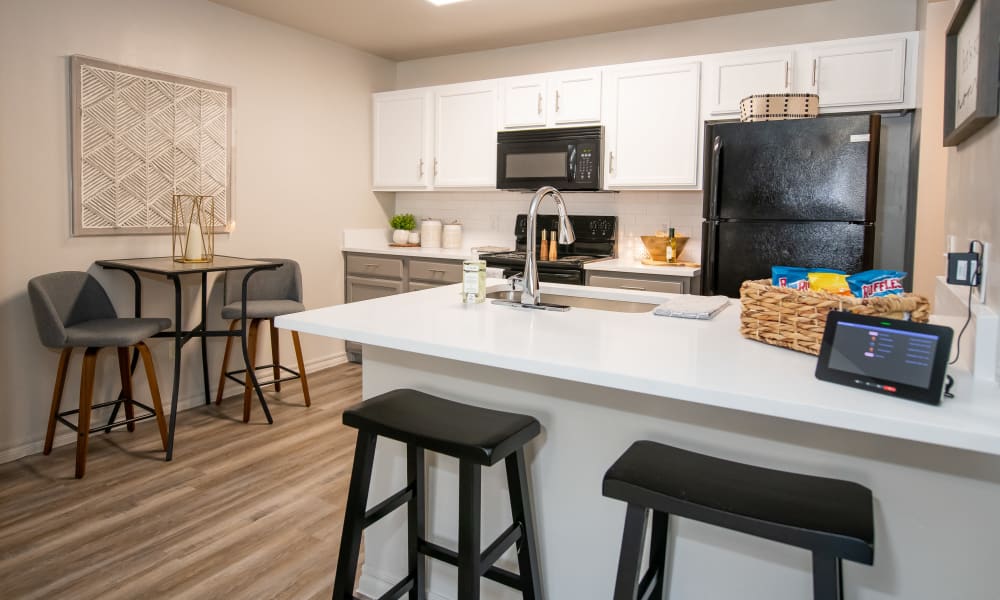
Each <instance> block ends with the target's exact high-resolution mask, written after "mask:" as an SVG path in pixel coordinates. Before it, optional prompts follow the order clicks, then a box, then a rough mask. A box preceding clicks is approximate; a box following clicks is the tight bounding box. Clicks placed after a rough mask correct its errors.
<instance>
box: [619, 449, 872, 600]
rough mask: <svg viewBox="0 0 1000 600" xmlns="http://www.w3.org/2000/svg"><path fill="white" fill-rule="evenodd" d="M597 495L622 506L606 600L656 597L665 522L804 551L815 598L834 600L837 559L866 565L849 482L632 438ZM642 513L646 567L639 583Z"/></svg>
mask: <svg viewBox="0 0 1000 600" xmlns="http://www.w3.org/2000/svg"><path fill="white" fill-rule="evenodd" d="M604 495H605V496H607V497H609V498H615V499H618V500H622V501H624V502H626V503H628V508H627V509H626V516H625V530H624V533H623V535H622V548H621V555H620V558H619V564H618V576H617V581H616V583H615V595H614V600H626V599H627V600H633V599H634V598H645V597H649V598H655V599H657V600H660V599H661V598H664V597H665V596H664V592H665V588H666V581H665V580H664V579H665V573H666V559H667V556H666V547H667V531H668V529H667V528H668V524H669V517H670V515H674V516H678V517H684V518H688V519H694V520H696V521H701V522H704V523H709V524H712V525H718V526H719V527H725V528H727V529H732V530H734V531H742V532H744V533H749V534H751V535H755V536H758V537H762V538H767V539H769V540H774V541H777V542H782V543H785V544H790V545H792V546H798V547H800V548H805V549H807V550H809V551H811V552H812V556H813V596H814V598H815V600H841V599H842V598H843V589H842V578H841V559H847V560H851V561H854V562H859V563H864V564H867V565H870V564H872V562H873V560H874V525H873V521H874V519H873V516H872V493H871V490H869V489H868V488H866V487H864V486H862V485H858V484H856V483H852V482H849V481H841V480H837V479H828V478H825V477H815V476H812V475H802V474H798V473H788V472H785V471H776V470H774V469H765V468H762V467H756V466H751V465H746V464H742V463H737V462H732V461H728V460H723V459H720V458H715V457H712V456H706V455H704V454H697V453H695V452H689V451H687V450H682V449H680V448H673V447H671V446H666V445H664V444H658V443H656V442H650V441H639V442H635V443H634V444H632V446H631V447H630V448H629V449H628V450H626V451H625V453H624V454H623V455H622V456H621V457H620V458H619V459H618V460H617V461H616V462H615V464H614V465H612V466H611V468H610V469H608V472H607V473H606V474H605V475H604ZM650 512H652V514H653V523H652V528H651V534H650V535H651V537H650V544H649V552H650V557H649V565H650V566H649V569H648V571H647V572H646V573H645V574H644V575H642V577H641V578H640V573H639V570H640V563H641V559H642V552H643V548H642V546H643V535H644V533H645V528H646V520H647V518H648V515H649V513H650ZM650 588H652V590H650ZM650 591H652V593H651V594H650ZM647 594H649V595H648V596H647Z"/></svg>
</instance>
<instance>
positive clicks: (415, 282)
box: [344, 252, 462, 363]
mask: <svg viewBox="0 0 1000 600" xmlns="http://www.w3.org/2000/svg"><path fill="white" fill-rule="evenodd" d="M344 265H345V269H344V270H345V273H346V275H345V276H344V302H361V301H362V300H373V299H375V298H382V297H383V296H392V295H394V294H402V293H404V292H416V291H419V290H426V289H430V288H433V287H438V286H442V285H449V284H452V283H458V282H460V281H462V262H461V261H460V260H428V259H424V258H409V257H396V256H386V255H379V254H364V253H358V252H345V253H344ZM346 350H347V360H349V361H351V362H354V363H360V362H361V344H359V343H357V342H352V341H349V340H348V341H347V342H346Z"/></svg>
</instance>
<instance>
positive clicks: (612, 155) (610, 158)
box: [608, 150, 615, 173]
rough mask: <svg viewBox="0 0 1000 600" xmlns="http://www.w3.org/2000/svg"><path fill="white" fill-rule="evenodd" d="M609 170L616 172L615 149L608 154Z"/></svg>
mask: <svg viewBox="0 0 1000 600" xmlns="http://www.w3.org/2000/svg"><path fill="white" fill-rule="evenodd" d="M608 172H609V173H614V172H615V151H614V150H612V151H611V152H610V153H609V154H608Z"/></svg>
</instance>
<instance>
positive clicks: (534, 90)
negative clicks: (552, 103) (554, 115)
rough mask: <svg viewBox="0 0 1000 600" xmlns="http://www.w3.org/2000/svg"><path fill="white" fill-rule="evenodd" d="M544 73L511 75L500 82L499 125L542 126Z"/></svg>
mask: <svg viewBox="0 0 1000 600" xmlns="http://www.w3.org/2000/svg"><path fill="white" fill-rule="evenodd" d="M545 92H546V79H545V76H544V75H535V76H531V77H511V78H510V79H504V80H502V81H501V82H500V115H501V119H500V127H501V128H504V129H515V128H519V127H544V126H545V123H546V110H545V109H546V105H547V102H546V98H545V95H546V94H545Z"/></svg>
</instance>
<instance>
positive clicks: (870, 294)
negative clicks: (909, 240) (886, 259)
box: [847, 269, 906, 298]
mask: <svg viewBox="0 0 1000 600" xmlns="http://www.w3.org/2000/svg"><path fill="white" fill-rule="evenodd" d="M905 277H906V273H903V272H902V271H881V270H878V269H875V270H873V271H864V272H863V273H857V274H855V275H851V276H850V277H848V278H847V284H848V285H849V286H850V288H851V294H853V295H854V296H856V297H858V298H878V297H881V296H895V295H897V294H902V293H903V278H905Z"/></svg>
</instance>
